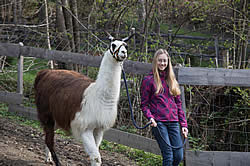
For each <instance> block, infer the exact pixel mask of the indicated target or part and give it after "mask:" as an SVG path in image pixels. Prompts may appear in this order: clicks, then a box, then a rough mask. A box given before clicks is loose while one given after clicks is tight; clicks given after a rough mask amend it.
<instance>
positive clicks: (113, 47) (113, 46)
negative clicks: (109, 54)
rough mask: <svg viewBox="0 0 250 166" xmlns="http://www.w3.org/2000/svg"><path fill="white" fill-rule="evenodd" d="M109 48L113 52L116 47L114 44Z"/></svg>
mask: <svg viewBox="0 0 250 166" xmlns="http://www.w3.org/2000/svg"><path fill="white" fill-rule="evenodd" d="M111 47H112V50H113V51H115V47H116V45H115V44H114V43H113V44H112V45H111Z"/></svg>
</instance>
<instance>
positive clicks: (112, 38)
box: [104, 30, 114, 42]
mask: <svg viewBox="0 0 250 166" xmlns="http://www.w3.org/2000/svg"><path fill="white" fill-rule="evenodd" d="M104 32H105V33H106V34H107V35H108V36H109V40H110V41H111V42H112V41H113V40H114V37H113V36H111V35H110V33H108V32H107V31H106V30H104Z"/></svg>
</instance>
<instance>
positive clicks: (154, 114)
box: [140, 72, 187, 127]
mask: <svg viewBox="0 0 250 166" xmlns="http://www.w3.org/2000/svg"><path fill="white" fill-rule="evenodd" d="M165 77H166V72H161V73H160V78H161V81H162V86H163V88H164V92H163V93H159V94H158V95H156V94H155V92H156V85H155V82H154V76H153V73H152V72H151V73H150V74H149V75H148V76H145V77H144V79H143V81H142V85H141V91H140V92H141V109H142V111H143V114H144V116H145V117H146V118H148V119H150V118H154V119H155V121H161V122H179V123H180V125H181V127H187V120H186V117H185V113H184V111H183V109H182V102H181V98H180V95H178V96H176V97H174V96H172V95H171V94H170V92H169V87H168V85H167V83H166V80H165Z"/></svg>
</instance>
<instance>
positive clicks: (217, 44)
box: [214, 36, 221, 68]
mask: <svg viewBox="0 0 250 166" xmlns="http://www.w3.org/2000/svg"><path fill="white" fill-rule="evenodd" d="M214 48H215V55H216V59H217V64H216V66H217V68H218V66H219V65H220V64H221V63H220V59H219V41H218V36H215V38H214ZM218 62H219V63H218ZM218 64H219V65H218Z"/></svg>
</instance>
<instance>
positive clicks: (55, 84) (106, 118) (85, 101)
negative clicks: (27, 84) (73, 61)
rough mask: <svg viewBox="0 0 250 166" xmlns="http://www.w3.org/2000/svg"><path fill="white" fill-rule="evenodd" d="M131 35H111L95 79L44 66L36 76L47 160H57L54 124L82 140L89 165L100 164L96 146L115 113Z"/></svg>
mask: <svg viewBox="0 0 250 166" xmlns="http://www.w3.org/2000/svg"><path fill="white" fill-rule="evenodd" d="M131 37H132V35H131V36H129V37H127V38H124V39H122V40H116V39H114V38H113V37H112V36H111V35H110V36H109V39H110V40H111V44H110V48H109V49H108V50H107V51H106V52H105V53H104V57H103V59H102V62H101V65H100V68H99V72H98V75H97V79H96V81H94V80H92V79H90V78H89V77H87V76H84V75H82V74H80V73H77V72H74V71H68V70H50V69H45V70H41V71H40V72H38V74H37V77H36V79H35V83H34V88H35V102H36V106H37V111H38V119H39V120H40V122H41V124H42V126H43V130H44V132H45V144H46V156H47V157H46V158H47V159H46V161H49V162H51V161H52V159H53V161H54V163H55V164H56V166H60V165H61V164H60V162H59V160H58V158H57V155H56V153H55V151H54V128H55V125H56V126H57V127H60V128H62V129H63V130H65V131H71V132H72V134H73V136H74V137H75V138H77V139H80V140H81V141H82V143H83V146H84V150H85V152H86V153H87V154H88V155H89V157H90V162H91V165H92V166H100V165H101V155H100V153H99V146H100V144H101V141H102V138H103V134H104V132H105V131H106V130H107V129H109V128H110V127H112V126H113V125H114V123H115V120H116V116H117V105H118V100H119V95H120V82H121V66H122V63H123V61H124V60H125V59H126V58H127V44H126V41H128V40H129V39H130V38H131Z"/></svg>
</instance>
